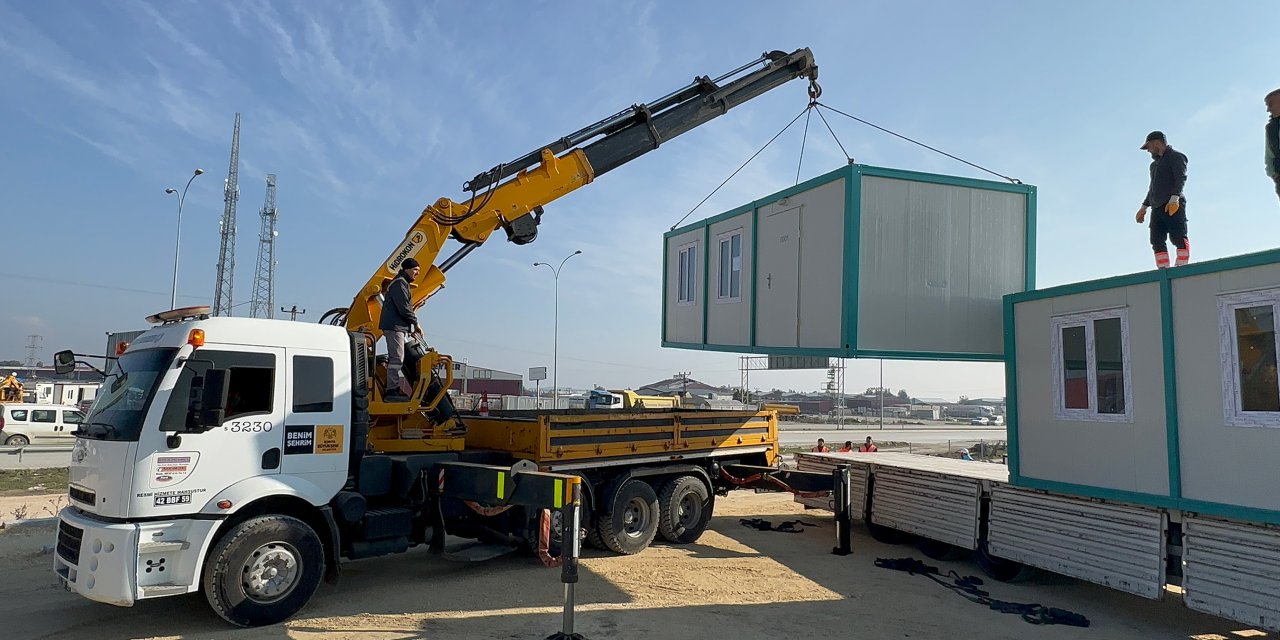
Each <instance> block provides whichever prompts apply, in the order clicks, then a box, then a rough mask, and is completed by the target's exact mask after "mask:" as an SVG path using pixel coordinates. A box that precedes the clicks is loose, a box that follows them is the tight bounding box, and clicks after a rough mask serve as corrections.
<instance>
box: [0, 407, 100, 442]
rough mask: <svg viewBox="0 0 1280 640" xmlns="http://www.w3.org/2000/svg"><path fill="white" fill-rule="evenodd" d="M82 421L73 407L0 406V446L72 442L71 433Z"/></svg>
mask: <svg viewBox="0 0 1280 640" xmlns="http://www.w3.org/2000/svg"><path fill="white" fill-rule="evenodd" d="M81 422H84V414H83V413H81V412H80V410H79V409H77V408H75V407H65V406H61V405H56V404H4V405H0V443H3V444H5V445H8V446H11V447H12V446H21V445H27V444H58V443H68V444H69V443H73V442H75V439H76V438H75V436H74V435H72V433H73V432H74V431H75V430H76V429H78V428H79V427H80V423H81Z"/></svg>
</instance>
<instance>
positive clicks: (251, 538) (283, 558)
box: [201, 516, 324, 627]
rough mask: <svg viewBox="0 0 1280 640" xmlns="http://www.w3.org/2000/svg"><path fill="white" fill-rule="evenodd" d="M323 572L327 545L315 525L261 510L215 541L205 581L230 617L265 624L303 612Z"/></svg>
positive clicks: (212, 600)
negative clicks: (259, 513)
mask: <svg viewBox="0 0 1280 640" xmlns="http://www.w3.org/2000/svg"><path fill="white" fill-rule="evenodd" d="M323 576H324V547H323V545H322V544H321V542H320V537H319V536H317V535H316V532H315V531H312V530H311V527H309V526H307V525H306V524H305V523H304V522H302V521H301V520H298V519H297V518H292V517H289V516H260V517H257V518H251V519H249V520H246V521H244V522H241V523H240V524H238V525H236V526H235V527H233V528H232V529H231V530H230V531H228V532H227V533H226V535H224V536H223V537H222V539H221V540H219V541H218V544H216V545H214V547H213V550H212V551H211V552H210V553H209V557H208V558H207V559H206V560H205V563H204V577H203V579H202V583H201V586H202V587H203V588H204V595H205V598H206V599H208V600H209V606H211V607H213V610H214V611H215V612H217V614H218V615H219V616H222V618H223V619H224V620H226V621H227V622H230V623H231V624H234V625H238V626H241V627H259V626H262V625H268V624H275V623H277V622H282V621H284V620H287V619H288V618H289V616H292V615H293V614H295V613H297V612H298V610H299V609H301V608H302V607H303V605H305V604H307V601H308V600H310V599H311V596H312V595H313V594H314V593H315V592H316V587H318V586H319V585H320V578H321V577H323Z"/></svg>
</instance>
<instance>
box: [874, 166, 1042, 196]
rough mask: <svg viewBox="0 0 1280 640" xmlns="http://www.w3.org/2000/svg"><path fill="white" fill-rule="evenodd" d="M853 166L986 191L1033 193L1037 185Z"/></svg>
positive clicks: (884, 175) (879, 174) (890, 175)
mask: <svg viewBox="0 0 1280 640" xmlns="http://www.w3.org/2000/svg"><path fill="white" fill-rule="evenodd" d="M853 166H856V167H858V169H857V171H858V172H859V173H861V174H862V175H866V176H876V177H879V178H896V179H899V180H910V181H912V182H929V183H933V184H945V185H951V186H954V187H969V188H972V189H983V190H985V191H1006V192H1009V193H1031V192H1033V191H1034V190H1035V187H1033V186H1031V185H1026V184H1013V183H1010V182H996V181H994V180H980V179H978V178H962V177H959V176H947V175H942V174H937V173H923V172H920V171H908V170H906V169H891V168H889V167H877V166H875V165H870V164H859V165H853Z"/></svg>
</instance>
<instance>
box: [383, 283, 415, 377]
mask: <svg viewBox="0 0 1280 640" xmlns="http://www.w3.org/2000/svg"><path fill="white" fill-rule="evenodd" d="M418 271H419V266H418V261H417V260H414V259H413V258H407V259H405V261H404V262H401V263H400V272H399V273H397V274H396V277H395V279H394V280H392V281H391V284H389V285H387V292H386V294H385V295H384V296H383V299H382V316H381V317H380V318H378V328H379V329H381V330H382V333H383V335H385V336H386V337H387V389H386V392H385V393H384V394H383V397H382V399H383V400H384V401H386V402H406V401H408V400H409V389H408V385H407V384H406V383H405V381H404V376H403V375H402V374H401V372H400V370H401V369H402V368H403V367H404V342H405V339H406V338H408V337H409V334H410V333H411V332H412V331H413V328H414V327H415V326H417V324H418V316H417V314H415V313H414V312H413V303H412V300H413V298H412V297H411V296H410V295H409V283H411V282H413V281H414V280H416V279H417V278H418Z"/></svg>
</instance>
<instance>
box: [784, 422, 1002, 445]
mask: <svg viewBox="0 0 1280 640" xmlns="http://www.w3.org/2000/svg"><path fill="white" fill-rule="evenodd" d="M876 427H877V425H847V426H845V428H844V429H843V430H841V431H837V430H836V429H835V427H833V426H831V425H820V426H818V425H815V426H813V427H808V426H806V427H801V428H790V426H789V425H788V426H784V427H783V428H782V429H781V431H780V434H779V435H780V437H781V440H782V446H784V447H794V446H800V445H813V444H814V443H815V442H817V440H818V438H823V439H825V440H826V441H827V444H829V445H836V446H833V447H832V449H835V448H837V446H838V445H840V444H842V443H843V442H844V441H845V440H852V441H853V442H854V444H858V443H861V442H862V441H863V440H864V439H865V438H866V437H867V436H871V438H872V439H873V440H878V441H879V440H893V441H897V442H910V443H912V444H943V445H945V444H947V442H948V441H950V442H953V443H956V446H957V447H961V446H969V445H971V444H973V443H975V442H978V441H980V440H987V441H991V440H1005V439H1006V436H1005V430H1004V427H996V428H994V429H992V428H984V429H979V428H928V429H922V428H919V427H915V428H913V427H904V426H902V425H892V426H891V425H885V429H884V430H883V431H881V430H880V429H878V428H876Z"/></svg>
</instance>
